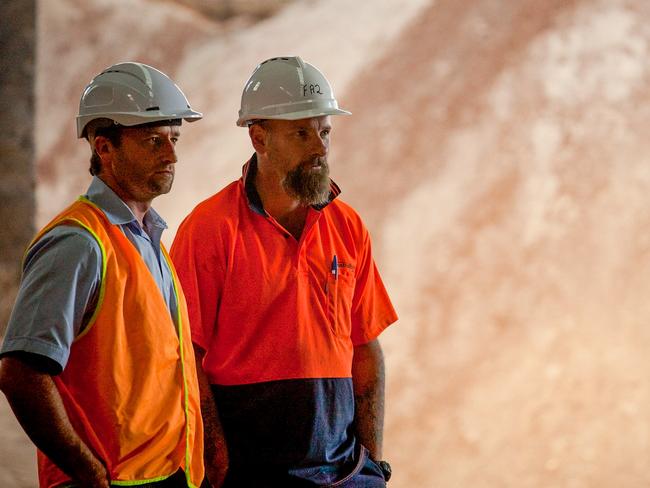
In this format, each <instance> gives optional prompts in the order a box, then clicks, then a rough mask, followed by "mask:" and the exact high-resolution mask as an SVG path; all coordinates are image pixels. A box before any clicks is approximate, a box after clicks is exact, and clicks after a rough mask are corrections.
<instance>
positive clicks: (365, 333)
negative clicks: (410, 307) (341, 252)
mask: <svg viewBox="0 0 650 488" xmlns="http://www.w3.org/2000/svg"><path fill="white" fill-rule="evenodd" d="M396 320H397V314H396V313H395V309H394V308H393V305H392V303H391V301H390V298H389V297H388V293H387V292H386V288H385V286H384V283H383V281H382V280H381V276H380V275H379V271H378V270H377V265H376V264H375V261H374V259H373V257H372V244H371V241H370V235H369V233H368V232H367V231H366V230H365V229H364V234H363V240H362V246H361V250H360V253H359V259H358V260H357V275H356V284H355V289H354V296H353V298H352V343H353V344H354V345H355V346H358V345H361V344H366V343H368V342H370V341H372V340H373V339H375V338H376V337H377V336H379V334H381V332H382V331H383V330H384V329H385V328H386V327H388V326H389V325H390V324H392V323H394V322H395V321H396Z"/></svg>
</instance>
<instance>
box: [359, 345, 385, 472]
mask: <svg viewBox="0 0 650 488" xmlns="http://www.w3.org/2000/svg"><path fill="white" fill-rule="evenodd" d="M352 381H353V383H354V400H355V414H354V425H355V431H356V435H357V437H358V439H359V441H360V442H361V443H362V444H363V445H364V446H366V448H368V450H369V451H370V456H371V457H372V458H373V459H375V460H380V459H381V458H382V442H383V431H384V382H385V373H384V356H383V353H382V350H381V346H380V345H379V341H377V340H376V339H375V340H374V341H371V342H369V343H368V344H364V345H361V346H357V347H355V348H354V358H353V361H352Z"/></svg>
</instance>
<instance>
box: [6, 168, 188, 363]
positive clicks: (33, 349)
mask: <svg viewBox="0 0 650 488" xmlns="http://www.w3.org/2000/svg"><path fill="white" fill-rule="evenodd" d="M86 197H87V198H88V199H89V200H90V201H91V202H93V203H94V204H96V205H97V206H98V207H99V208H101V209H102V210H103V211H104V213H105V214H106V217H107V218H108V220H109V221H110V222H111V224H114V225H118V226H120V229H121V230H122V231H123V232H124V235H125V236H126V237H127V238H128V239H129V241H131V243H132V244H133V245H134V246H135V248H136V249H137V250H138V252H139V253H140V255H141V256H142V259H143V260H144V262H145V264H146V265H147V267H148V268H149V271H150V272H151V274H152V276H153V278H154V280H155V281H156V283H157V284H158V288H159V289H160V292H161V293H162V295H163V298H164V299H165V302H166V303H167V307H168V309H169V311H170V314H171V316H172V318H173V319H174V322H175V321H176V310H177V304H176V297H175V294H174V284H173V280H172V275H171V270H170V269H169V266H168V264H167V261H166V260H165V258H164V257H163V255H162V252H161V250H160V237H161V235H162V232H163V230H165V229H166V228H167V224H166V223H165V221H164V220H163V219H162V218H161V217H160V215H158V214H157V213H156V211H155V210H154V209H152V208H150V209H149V211H148V212H147V213H146V214H145V217H144V219H143V224H144V225H143V226H140V224H139V223H138V220H137V219H136V218H135V216H134V215H133V212H132V211H131V209H130V208H129V207H128V206H127V205H126V204H125V203H124V202H123V201H122V200H121V199H120V198H119V197H118V196H117V195H116V194H115V192H113V190H111V189H110V188H109V187H108V186H107V185H106V184H105V183H104V182H103V181H102V180H101V179H99V178H97V177H95V178H93V181H92V183H91V184H90V187H89V188H88V193H87V194H86ZM101 268H102V253H101V249H100V247H99V244H98V243H97V241H96V240H95V238H94V237H93V236H92V235H91V234H90V233H89V232H88V231H86V230H85V229H83V228H80V227H75V226H67V225H60V226H57V227H55V228H54V229H52V230H51V231H49V232H48V233H46V234H45V235H44V236H43V237H42V238H41V239H40V240H39V241H38V242H37V243H36V244H35V245H34V246H32V248H31V249H30V251H29V253H28V254H27V256H26V258H25V263H24V268H23V277H22V281H21V284H20V289H19V291H18V297H17V298H16V303H15V304H14V308H13V311H12V313H11V318H10V319H9V324H8V326H7V331H6V333H5V338H4V343H3V344H2V348H1V349H0V355H3V354H6V353H8V352H13V351H24V352H29V353H33V354H38V355H41V356H45V357H47V358H49V359H51V360H53V361H55V362H56V363H58V364H59V366H60V367H61V369H63V368H65V365H66V364H67V361H68V357H69V355H70V346H71V345H72V342H73V341H74V339H75V337H77V335H79V333H80V332H81V331H82V330H83V329H84V327H85V326H86V324H87V322H88V319H89V318H90V317H91V316H92V314H93V311H94V310H95V305H96V304H97V298H98V293H99V285H100V282H101ZM176 325H178V324H176Z"/></svg>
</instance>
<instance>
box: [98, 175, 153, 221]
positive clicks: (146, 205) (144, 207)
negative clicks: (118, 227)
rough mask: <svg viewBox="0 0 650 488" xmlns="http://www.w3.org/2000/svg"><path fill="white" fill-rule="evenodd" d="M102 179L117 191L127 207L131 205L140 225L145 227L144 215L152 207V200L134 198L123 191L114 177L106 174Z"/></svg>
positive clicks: (130, 207)
mask: <svg viewBox="0 0 650 488" xmlns="http://www.w3.org/2000/svg"><path fill="white" fill-rule="evenodd" d="M100 179H101V180H102V181H103V182H104V183H105V184H106V186H108V187H109V188H110V189H111V190H113V192H115V194H116V195H117V196H118V197H119V198H120V200H122V201H123V202H124V203H125V204H126V206H127V207H129V209H130V210H131V212H132V213H133V215H134V216H135V218H136V219H137V221H138V222H139V223H140V226H141V227H144V216H145V214H146V213H147V212H148V211H149V209H150V208H151V200H149V201H146V202H141V201H137V200H134V199H133V198H132V197H130V196H129V195H128V194H127V193H126V192H125V191H123V190H122V188H121V187H120V185H118V184H117V183H116V182H115V181H114V180H113V179H111V178H108V177H106V175H102V177H100Z"/></svg>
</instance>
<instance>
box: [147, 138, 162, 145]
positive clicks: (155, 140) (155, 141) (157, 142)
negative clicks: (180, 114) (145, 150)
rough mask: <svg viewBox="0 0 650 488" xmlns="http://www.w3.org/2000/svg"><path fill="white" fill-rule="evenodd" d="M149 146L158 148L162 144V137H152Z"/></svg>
mask: <svg viewBox="0 0 650 488" xmlns="http://www.w3.org/2000/svg"><path fill="white" fill-rule="evenodd" d="M149 144H151V145H152V146H157V145H158V144H160V137H150V138H149Z"/></svg>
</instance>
